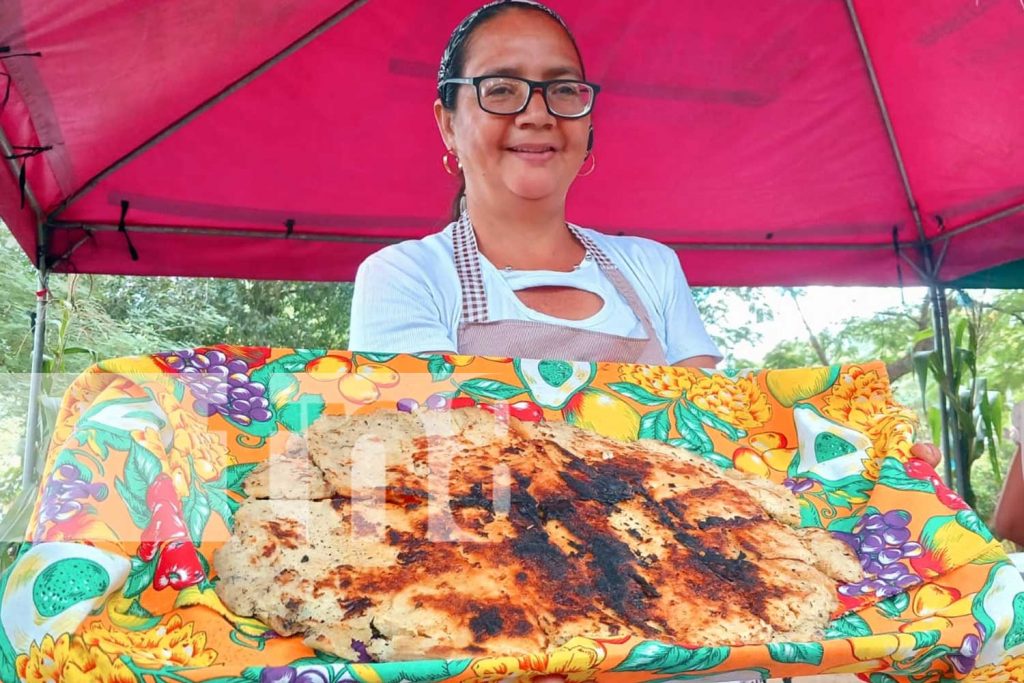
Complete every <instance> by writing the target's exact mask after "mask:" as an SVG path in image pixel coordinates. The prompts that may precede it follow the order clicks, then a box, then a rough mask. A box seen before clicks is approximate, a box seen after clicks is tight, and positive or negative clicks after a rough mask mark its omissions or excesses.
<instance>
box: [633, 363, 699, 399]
mask: <svg viewBox="0 0 1024 683" xmlns="http://www.w3.org/2000/svg"><path fill="white" fill-rule="evenodd" d="M696 374H697V371H695V370H689V369H687V368H675V367H665V366H658V365H621V366H619V378H620V379H622V381H624V382H629V383H630V384H636V385H637V386H640V387H642V388H644V389H646V390H647V391H649V392H651V393H652V394H654V395H655V396H660V397H662V398H679V397H680V396H682V395H683V394H685V393H686V392H687V391H689V389H690V387H691V386H692V385H693V380H694V378H695V376H696Z"/></svg>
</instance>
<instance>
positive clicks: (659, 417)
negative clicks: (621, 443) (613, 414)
mask: <svg viewBox="0 0 1024 683" xmlns="http://www.w3.org/2000/svg"><path fill="white" fill-rule="evenodd" d="M668 430H669V422H668V408H662V409H661V410H657V411H655V412H653V413H647V414H646V415H644V416H643V417H642V418H640V434H639V437H640V438H641V439H658V440H659V441H664V440H666V439H667V438H668Z"/></svg>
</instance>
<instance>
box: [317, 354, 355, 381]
mask: <svg viewBox="0 0 1024 683" xmlns="http://www.w3.org/2000/svg"><path fill="white" fill-rule="evenodd" d="M351 371H352V361H351V360H349V359H348V358H346V357H344V356H332V355H330V354H328V355H326V356H321V357H320V358H314V359H313V360H311V361H309V362H308V363H306V372H308V373H309V376H310V377H312V378H313V379H315V380H317V381H319V382H334V381H336V380H339V379H341V378H342V376H343V375H347V374H348V373H350V372H351Z"/></svg>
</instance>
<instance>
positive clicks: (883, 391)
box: [823, 365, 917, 479]
mask: <svg viewBox="0 0 1024 683" xmlns="http://www.w3.org/2000/svg"><path fill="white" fill-rule="evenodd" d="M823 412H824V413H825V415H827V416H829V417H831V418H833V419H836V420H839V421H841V422H844V423H846V424H848V425H850V426H852V427H854V428H856V429H859V430H860V431H862V432H864V433H865V434H867V435H868V437H869V438H870V439H871V442H872V444H873V445H874V448H873V449H872V450H873V451H874V452H871V453H868V455H869V457H868V458H867V459H866V460H865V462H864V465H865V468H866V470H867V475H866V476H868V477H869V478H871V477H872V475H873V478H874V479H877V478H878V467H879V464H878V463H877V462H875V461H880V460H881V459H882V458H885V457H890V456H894V457H898V458H899V459H900V460H906V459H908V458H909V457H910V447H911V445H913V425H914V424H915V423H916V421H917V419H916V417H915V416H914V413H913V412H912V411H910V410H908V409H906V408H903V407H901V406H899V405H897V404H896V403H895V402H894V401H893V399H892V394H891V393H890V391H889V382H888V381H887V380H886V379H885V378H883V377H881V376H880V375H879V374H878V372H877V371H875V370H869V371H867V372H865V371H864V369H863V368H861V367H860V366H857V365H854V366H851V367H850V368H849V369H848V370H847V371H846V372H845V373H844V374H842V375H841V376H840V377H839V379H838V380H837V381H836V383H835V385H834V386H833V387H832V391H830V392H829V394H828V395H827V396H826V397H825V407H824V409H823Z"/></svg>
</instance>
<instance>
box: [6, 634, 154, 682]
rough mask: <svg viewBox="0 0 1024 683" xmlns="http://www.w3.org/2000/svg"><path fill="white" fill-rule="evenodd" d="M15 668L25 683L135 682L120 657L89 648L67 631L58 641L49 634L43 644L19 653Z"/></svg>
mask: <svg viewBox="0 0 1024 683" xmlns="http://www.w3.org/2000/svg"><path fill="white" fill-rule="evenodd" d="M15 668H16V669H17V671H18V677H19V678H20V679H21V680H22V681H25V683H135V675H134V674H132V672H131V671H130V670H129V669H128V667H127V666H125V664H124V662H122V661H121V660H120V659H116V658H114V659H112V658H110V657H107V656H106V655H104V654H103V652H101V651H100V649H99V648H96V647H86V646H85V645H84V644H83V643H82V642H81V641H80V640H78V639H77V638H76V639H74V640H72V639H71V636H70V634H67V633H65V634H63V635H61V636H60V637H59V638H57V640H56V641H54V640H53V638H52V637H51V636H49V635H48V636H46V637H44V638H43V642H42V643H40V644H36V643H32V646H31V647H30V648H29V653H28V654H27V655H19V656H18V659H17V662H16V663H15Z"/></svg>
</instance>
